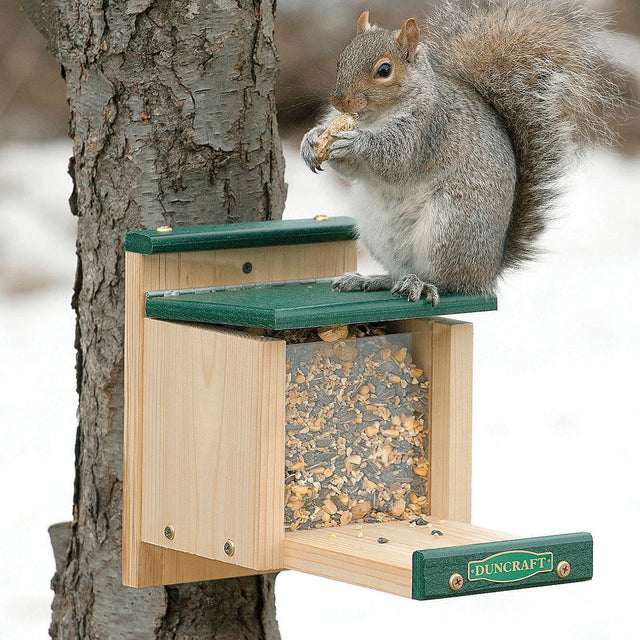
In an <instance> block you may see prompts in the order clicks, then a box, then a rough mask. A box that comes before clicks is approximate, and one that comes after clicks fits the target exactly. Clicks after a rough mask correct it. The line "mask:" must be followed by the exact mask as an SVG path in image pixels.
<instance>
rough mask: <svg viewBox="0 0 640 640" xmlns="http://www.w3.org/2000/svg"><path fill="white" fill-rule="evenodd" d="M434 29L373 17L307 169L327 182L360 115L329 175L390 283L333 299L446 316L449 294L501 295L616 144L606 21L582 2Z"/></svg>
mask: <svg viewBox="0 0 640 640" xmlns="http://www.w3.org/2000/svg"><path fill="white" fill-rule="evenodd" d="M425 31H426V34H427V37H426V38H422V39H421V34H420V27H419V26H418V23H417V21H416V19H415V18H409V19H407V20H406V21H405V22H404V23H403V25H402V27H401V28H400V29H398V30H388V29H384V28H381V27H378V26H375V25H373V24H371V23H370V22H369V12H368V11H365V12H364V13H362V15H361V16H360V18H359V19H358V22H357V29H356V36H355V38H354V39H353V40H352V41H351V42H350V43H349V44H348V45H347V47H346V48H345V49H344V51H343V52H342V53H341V54H340V57H339V61H338V71H337V80H336V86H335V91H334V93H333V96H332V98H331V105H332V108H331V109H330V112H329V113H328V114H327V116H326V117H325V118H324V119H323V120H322V122H321V123H320V124H319V125H318V126H316V127H314V128H313V129H311V130H310V131H308V132H307V133H306V135H305V136H304V138H303V140H302V144H301V156H302V158H303V160H304V161H305V162H306V164H307V165H308V166H309V168H310V169H311V170H312V171H314V172H316V171H318V170H320V169H321V167H320V162H319V160H318V155H317V153H316V147H317V145H318V139H319V137H320V135H321V134H322V132H323V131H325V129H327V127H328V125H329V124H330V123H331V122H332V121H333V120H334V118H336V116H338V115H339V114H351V115H353V116H354V118H355V119H356V120H355V127H354V128H352V130H347V131H342V132H339V133H335V134H333V142H332V144H331V146H330V147H329V149H328V159H327V162H328V164H329V166H330V167H331V168H332V169H334V170H335V171H336V172H337V173H338V174H340V175H341V176H343V177H344V178H346V179H347V180H349V181H351V182H353V189H352V192H353V195H354V197H355V202H356V207H355V210H354V213H353V217H354V218H355V219H356V226H357V230H358V236H359V239H360V241H361V242H362V243H363V244H364V245H365V246H366V247H367V249H368V250H369V251H370V253H371V254H372V256H373V257H374V258H376V259H377V260H378V261H379V262H380V263H381V264H382V265H383V266H384V267H385V268H386V270H387V271H388V274H387V275H379V276H363V275H360V274H359V273H346V274H344V275H343V276H340V277H338V278H337V279H335V280H334V282H333V287H334V289H337V290H339V291H353V290H386V289H390V290H391V293H392V294H398V295H402V296H407V298H408V300H411V301H417V300H419V299H420V298H421V296H423V295H424V296H425V297H426V300H427V302H429V303H431V304H432V305H434V306H435V305H436V304H437V303H438V300H439V294H440V292H447V293H463V294H464V293H480V294H489V293H493V292H495V289H496V285H497V282H498V281H499V279H500V277H501V276H502V274H503V273H504V271H505V270H506V269H510V268H513V267H516V266H519V265H520V264H522V263H523V262H524V261H528V260H529V259H531V258H533V257H534V256H535V255H536V253H537V248H536V244H535V241H536V239H537V237H538V236H539V234H540V233H541V232H542V231H543V230H544V228H545V225H546V223H547V221H548V218H549V213H548V211H549V209H550V207H551V205H552V204H553V202H554V200H555V199H556V197H557V196H558V195H559V193H560V186H559V184H558V180H559V178H561V177H562V176H563V174H564V173H565V171H566V169H567V166H568V163H569V160H570V159H571V158H572V157H573V156H574V155H575V152H576V151H579V150H580V149H582V148H584V147H585V146H586V145H587V144H590V143H592V142H601V141H609V140H610V139H612V138H613V136H612V134H611V132H610V130H609V128H608V126H607V124H606V120H605V114H606V112H607V108H608V107H613V106H614V105H616V104H618V102H619V98H618V95H619V93H618V92H617V90H616V85H615V83H614V82H613V81H612V80H611V79H610V78H609V76H608V75H607V72H608V71H610V69H611V68H612V66H615V65H612V63H611V62H610V61H609V59H608V55H607V52H606V48H605V40H606V36H607V33H608V32H607V30H606V22H605V20H604V19H603V18H601V17H600V16H598V15H597V14H595V13H592V12H590V11H588V10H587V9H586V7H585V6H584V5H583V4H582V3H580V2H576V1H573V0H480V1H478V0H476V1H475V2H466V3H464V2H455V3H454V2H444V3H442V4H441V6H440V7H439V9H438V10H437V11H436V12H435V13H434V14H433V15H432V16H430V17H429V18H428V19H427V23H426V29H425Z"/></svg>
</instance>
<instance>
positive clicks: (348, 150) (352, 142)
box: [329, 129, 363, 160]
mask: <svg viewBox="0 0 640 640" xmlns="http://www.w3.org/2000/svg"><path fill="white" fill-rule="evenodd" d="M362 135H363V132H362V131H361V130H360V129H353V130H352V131H342V132H340V133H337V134H336V135H335V136H334V138H335V141H334V142H333V143H332V145H331V147H329V160H342V159H343V158H347V157H349V156H352V155H354V154H357V153H359V143H360V141H361V140H362Z"/></svg>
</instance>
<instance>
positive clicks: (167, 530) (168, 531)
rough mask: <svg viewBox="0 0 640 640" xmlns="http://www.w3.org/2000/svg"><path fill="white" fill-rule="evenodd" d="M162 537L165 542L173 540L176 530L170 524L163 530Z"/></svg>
mask: <svg viewBox="0 0 640 640" xmlns="http://www.w3.org/2000/svg"><path fill="white" fill-rule="evenodd" d="M164 537H165V538H167V540H173V539H174V538H175V537H176V530H175V529H174V528H173V525H172V524H168V525H167V526H166V527H165V528H164Z"/></svg>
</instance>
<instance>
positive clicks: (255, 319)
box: [146, 280, 498, 329]
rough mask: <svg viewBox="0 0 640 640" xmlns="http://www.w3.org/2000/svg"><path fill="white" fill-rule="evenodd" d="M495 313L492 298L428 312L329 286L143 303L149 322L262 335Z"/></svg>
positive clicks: (167, 295) (444, 301) (239, 289)
mask: <svg viewBox="0 0 640 640" xmlns="http://www.w3.org/2000/svg"><path fill="white" fill-rule="evenodd" d="M497 308H498V305H497V300H496V297H495V296H485V295H453V294H452V295H443V296H441V297H440V303H439V304H438V305H437V306H436V307H432V306H431V305H430V304H429V303H428V302H427V301H426V300H425V299H424V298H423V299H421V300H419V301H418V302H409V301H408V300H407V299H406V298H402V297H398V296H392V295H391V293H390V292H389V291H352V292H348V293H341V292H338V291H332V290H331V282H330V281H327V280H322V281H310V282H295V281H294V282H288V283H275V284H266V285H265V286H252V287H243V286H235V287H224V288H223V287H220V288H219V289H218V290H207V291H198V292H193V293H192V292H189V293H183V292H171V291H170V292H153V293H151V294H150V295H149V296H148V298H147V301H146V313H147V316H148V317H150V318H158V319H162V320H183V321H189V322H204V323H208V324H226V325H238V326H244V327H262V328H265V329H297V328H302V327H321V326H326V325H333V324H354V323H360V322H384V321H389V320H406V319H409V318H427V317H430V316H436V315H437V316H442V315H451V314H456V313H470V312H473V311H494V310H495V309H497Z"/></svg>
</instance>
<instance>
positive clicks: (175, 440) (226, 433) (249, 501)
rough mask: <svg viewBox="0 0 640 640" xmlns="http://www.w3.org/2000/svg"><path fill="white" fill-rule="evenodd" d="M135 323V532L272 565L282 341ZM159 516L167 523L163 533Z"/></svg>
mask: <svg viewBox="0 0 640 640" xmlns="http://www.w3.org/2000/svg"><path fill="white" fill-rule="evenodd" d="M144 324H145V345H146V347H145V358H144V380H143V383H144V387H145V389H147V393H146V394H145V398H144V404H143V411H144V418H143V431H144V436H143V460H144V471H143V478H142V539H143V540H144V541H145V542H150V543H152V544H156V545H159V546H163V547H167V548H172V549H178V550H180V551H186V552H188V553H192V554H195V555H198V556H203V557H205V558H212V559H215V560H222V561H227V562H230V563H232V564H237V565H240V566H244V567H250V568H252V569H257V570H263V571H265V570H274V569H279V568H280V567H281V566H282V540H283V536H284V531H283V524H282V523H283V513H284V476H283V471H282V470H283V469H284V380H285V343H284V341H280V340H268V339H264V338H250V337H247V336H245V335H240V334H232V333H227V332H224V331H221V330H217V329H212V328H209V327H200V326H189V325H182V324H178V323H173V322H163V321H158V320H151V319H149V318H147V319H146V320H145V322H144ZM166 525H171V526H172V527H173V529H174V531H175V535H174V538H173V539H171V540H169V539H167V537H166V536H165V535H164V529H165V526H166ZM227 540H232V541H233V543H234V545H235V553H234V555H233V556H232V557H229V556H227V555H225V552H224V544H225V541H227Z"/></svg>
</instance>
